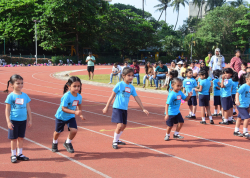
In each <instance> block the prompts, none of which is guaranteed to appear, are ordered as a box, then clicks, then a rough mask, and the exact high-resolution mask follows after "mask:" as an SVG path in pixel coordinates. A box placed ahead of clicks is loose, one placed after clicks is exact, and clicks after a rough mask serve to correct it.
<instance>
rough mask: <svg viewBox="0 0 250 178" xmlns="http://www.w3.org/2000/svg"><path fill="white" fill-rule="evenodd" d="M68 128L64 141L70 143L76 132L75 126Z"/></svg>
mask: <svg viewBox="0 0 250 178" xmlns="http://www.w3.org/2000/svg"><path fill="white" fill-rule="evenodd" d="M69 129H70V132H69V135H68V138H67V141H66V143H71V141H72V140H73V139H74V138H75V136H76V133H77V129H76V128H69Z"/></svg>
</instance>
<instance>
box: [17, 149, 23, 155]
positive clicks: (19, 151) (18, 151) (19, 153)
mask: <svg viewBox="0 0 250 178" xmlns="http://www.w3.org/2000/svg"><path fill="white" fill-rule="evenodd" d="M21 154H23V149H22V148H17V156H19V155H21Z"/></svg>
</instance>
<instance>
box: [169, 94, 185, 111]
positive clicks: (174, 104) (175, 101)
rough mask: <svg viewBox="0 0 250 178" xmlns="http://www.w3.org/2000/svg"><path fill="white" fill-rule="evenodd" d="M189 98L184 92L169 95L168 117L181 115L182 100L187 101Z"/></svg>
mask: <svg viewBox="0 0 250 178" xmlns="http://www.w3.org/2000/svg"><path fill="white" fill-rule="evenodd" d="M186 98H187V97H186V96H185V95H184V94H183V93H182V91H179V92H178V93H176V92H174V91H172V92H171V93H169V95H168V99H167V104H169V106H168V115H170V116H176V115H178V114H179V113H180V110H179V109H180V105H181V99H183V100H185V99H186Z"/></svg>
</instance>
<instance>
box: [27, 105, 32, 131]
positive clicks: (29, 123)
mask: <svg viewBox="0 0 250 178" xmlns="http://www.w3.org/2000/svg"><path fill="white" fill-rule="evenodd" d="M26 107H27V113H28V118H29V121H28V128H30V127H31V126H32V115H31V109H30V104H29V103H28V104H27V106H26Z"/></svg>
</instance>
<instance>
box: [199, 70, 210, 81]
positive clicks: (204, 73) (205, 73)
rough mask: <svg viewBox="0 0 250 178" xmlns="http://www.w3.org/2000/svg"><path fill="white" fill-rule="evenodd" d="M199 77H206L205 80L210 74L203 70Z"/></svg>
mask: <svg viewBox="0 0 250 178" xmlns="http://www.w3.org/2000/svg"><path fill="white" fill-rule="evenodd" d="M199 75H205V79H207V78H208V72H207V71H206V70H201V71H200V72H199Z"/></svg>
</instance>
